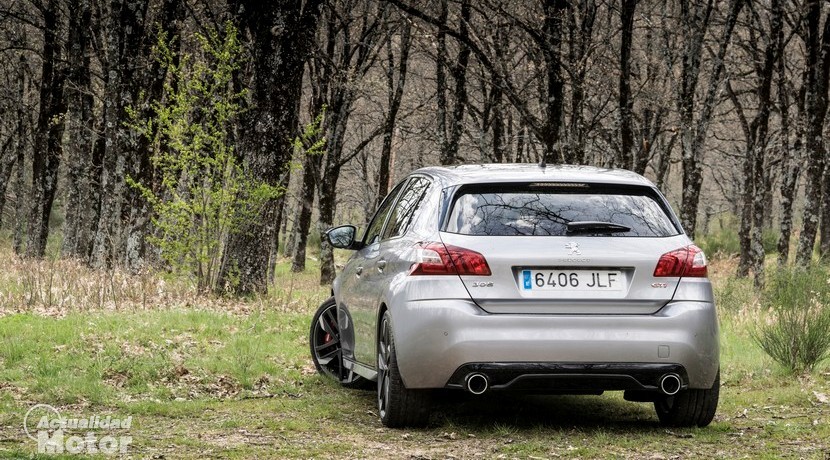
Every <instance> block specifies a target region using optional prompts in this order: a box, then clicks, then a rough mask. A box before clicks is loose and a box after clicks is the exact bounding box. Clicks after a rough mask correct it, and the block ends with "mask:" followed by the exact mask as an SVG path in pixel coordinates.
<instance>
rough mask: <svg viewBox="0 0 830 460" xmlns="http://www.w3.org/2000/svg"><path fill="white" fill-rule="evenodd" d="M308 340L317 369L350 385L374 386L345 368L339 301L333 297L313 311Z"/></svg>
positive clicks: (360, 386)
mask: <svg viewBox="0 0 830 460" xmlns="http://www.w3.org/2000/svg"><path fill="white" fill-rule="evenodd" d="M308 342H309V349H310V351H311V359H312V361H314V367H315V368H317V372H318V373H320V374H321V375H324V376H326V377H329V378H332V379H335V380H337V381H338V382H340V384H341V385H343V386H344V387H347V388H360V389H367V388H370V389H373V388H374V385H373V384H372V382H371V381H369V380H366V379H364V378H363V377H361V376H359V375H357V374H355V373H354V372H352V370H350V369H346V367H345V366H344V365H343V350H342V346H341V343H340V326H339V324H338V322H337V303H336V302H335V300H334V297H329V298H328V299H326V301H325V302H323V303H322V304H321V305H320V307H319V308H317V311H316V312H315V313H314V317H313V318H312V320H311V329H310V330H309V333H308Z"/></svg>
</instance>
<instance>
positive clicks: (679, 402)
mask: <svg viewBox="0 0 830 460" xmlns="http://www.w3.org/2000/svg"><path fill="white" fill-rule="evenodd" d="M719 397H720V371H718V374H717V376H716V377H715V383H714V385H712V388H710V389H708V390H683V391H680V392H679V393H677V394H676V395H674V396H661V397H659V398H657V400H655V401H654V409H655V410H656V411H657V417H658V418H660V423H662V424H664V425H668V426H678V427H681V426H686V427H691V426H699V427H704V426H707V425H709V423H711V422H712V419H713V418H714V417H715V411H716V410H717V408H718V398H719Z"/></svg>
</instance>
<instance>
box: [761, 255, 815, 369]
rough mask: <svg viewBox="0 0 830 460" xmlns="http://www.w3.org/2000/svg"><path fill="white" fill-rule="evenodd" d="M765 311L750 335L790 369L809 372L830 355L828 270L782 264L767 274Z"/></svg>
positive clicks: (762, 303)
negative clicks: (783, 266) (785, 266)
mask: <svg viewBox="0 0 830 460" xmlns="http://www.w3.org/2000/svg"><path fill="white" fill-rule="evenodd" d="M761 305H762V307H764V310H765V314H764V315H762V316H761V317H760V318H759V322H758V325H757V326H756V328H755V330H754V331H753V332H752V336H753V338H754V339H755V341H756V342H757V343H758V345H759V346H760V347H761V348H762V349H763V350H764V351H765V352H766V353H767V354H768V355H769V356H770V357H772V359H774V360H775V361H777V362H778V363H779V364H781V365H782V366H783V367H784V368H786V369H787V370H789V371H791V372H809V371H811V370H813V369H814V368H815V367H816V366H817V365H818V364H820V363H821V362H822V361H824V360H825V359H827V358H828V357H830V270H828V267H825V266H818V265H817V266H812V267H809V268H807V269H805V268H782V269H779V270H778V271H775V272H772V273H769V274H768V277H767V283H766V287H765V289H764V291H763V292H762V295H761Z"/></svg>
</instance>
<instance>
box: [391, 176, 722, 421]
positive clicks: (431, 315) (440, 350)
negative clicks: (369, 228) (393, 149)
mask: <svg viewBox="0 0 830 460" xmlns="http://www.w3.org/2000/svg"><path fill="white" fill-rule="evenodd" d="M637 177H639V176H637ZM569 179H571V178H569ZM630 182H631V183H626V182H625V181H619V180H615V181H612V182H603V181H601V179H600V180H596V179H593V180H567V181H562V180H556V179H555V178H547V177H546V178H545V180H535V181H527V180H520V179H519V180H511V181H507V182H493V181H492V180H489V181H482V182H473V183H461V184H457V185H452V186H449V187H447V188H446V189H445V190H444V194H443V197H444V198H443V199H444V200H445V203H444V205H443V206H442V209H443V211H442V214H441V217H440V223H439V224H438V225H439V229H438V231H437V232H436V233H435V235H434V236H433V238H431V239H430V241H425V242H422V243H421V244H420V245H419V246H418V247H416V249H415V255H414V260H415V263H414V264H413V265H412V269H411V271H410V272H409V274H408V275H407V280H406V282H405V283H402V284H401V286H402V288H401V290H400V292H398V293H396V294H395V296H396V297H397V298H399V299H406V301H401V302H397V303H396V307H395V309H396V310H395V312H394V315H393V317H394V320H395V323H396V324H398V326H397V327H395V334H396V341H397V343H399V344H400V346H399V347H398V348H399V358H398V360H399V366H400V369H401V374H402V377H403V379H404V382H405V384H406V386H407V387H408V388H458V389H465V390H468V391H470V392H473V393H483V392H485V391H491V390H517V391H534V392H552V393H597V392H602V391H607V390H626V391H627V395H629V396H630V397H631V398H632V399H636V400H655V399H656V398H659V397H660V396H671V395H674V394H677V393H679V392H681V391H685V390H690V389H709V388H712V387H713V385H714V383H715V381H716V378H717V374H718V368H719V359H718V356H719V349H718V325H717V317H716V313H715V305H714V301H713V295H712V289H711V285H710V283H709V281H708V280H707V278H706V260H705V257H704V255H703V253H702V252H701V251H700V249H698V248H697V247H696V246H694V245H693V244H692V242H691V240H689V238H688V237H687V236H686V235H685V234H684V233H683V232H682V229H681V228H680V225H679V223H678V222H677V219H676V217H675V216H674V214H673V213H672V211H671V208H670V207H669V205H668V203H667V202H666V200H665V199H664V198H663V196H662V195H661V194H660V193H659V191H657V189H656V188H654V187H653V186H652V185H650V184H649V183H647V182H646V181H645V180H644V179H642V178H640V180H637V181H630ZM449 277H454V278H449ZM449 279H455V280H456V281H455V282H454V283H452V284H453V287H452V289H449V288H446V289H444V290H443V292H441V293H437V292H434V291H431V290H430V285H434V283H435V282H436V281H439V280H440V281H441V283H442V284H441V285H446V284H447V282H448V280H449ZM707 423H708V422H707Z"/></svg>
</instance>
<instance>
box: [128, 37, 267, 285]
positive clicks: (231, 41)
mask: <svg viewBox="0 0 830 460" xmlns="http://www.w3.org/2000/svg"><path fill="white" fill-rule="evenodd" d="M196 38H197V40H198V42H199V44H200V53H199V54H197V55H187V54H185V55H182V56H180V59H179V60H178V61H177V59H176V55H175V53H174V52H173V51H172V50H171V47H170V46H169V43H168V40H167V37H166V36H165V35H164V34H161V35H160V36H159V39H158V42H157V44H156V47H155V54H156V56H157V59H159V60H160V61H161V62H162V63H163V64H164V65H165V66H166V67H167V68H168V69H169V71H170V75H171V79H170V82H168V83H167V84H166V85H165V90H164V97H163V98H162V101H163V102H161V103H158V102H157V103H155V104H154V105H153V110H152V111H153V115H152V116H151V117H150V119H148V120H139V119H138V114H137V112H136V111H135V110H132V111H131V116H132V117H131V118H132V119H133V125H132V126H133V127H134V128H135V129H137V130H139V131H140V132H141V133H142V134H144V135H145V136H149V137H151V138H152V139H153V140H154V142H155V143H156V144H157V148H156V150H155V153H154V155H153V156H152V158H151V161H152V165H153V167H154V168H155V175H156V178H155V181H156V184H157V185H155V186H154V185H153V184H140V183H138V182H136V181H135V180H133V179H131V178H130V179H128V183H129V184H130V185H131V186H133V187H135V188H137V189H138V190H140V191H141V194H142V195H143V196H144V198H145V199H146V200H147V201H148V202H149V203H150V205H151V206H152V209H153V211H154V217H153V224H154V226H155V229H156V232H155V233H154V234H153V235H152V236H150V237H149V238H148V241H149V242H150V244H152V245H154V246H155V247H157V248H158V249H159V252H160V254H161V257H162V258H163V259H164V261H165V262H167V263H168V264H169V265H170V267H171V268H172V269H173V270H174V271H177V272H182V273H188V274H190V275H192V276H194V277H195V279H196V281H197V285H198V288H199V289H200V290H202V291H206V290H216V289H217V288H218V286H217V280H218V274H219V270H220V268H221V267H220V265H221V262H222V257H223V254H224V250H225V243H226V241H227V238H228V235H230V234H233V233H234V232H236V231H238V230H239V229H240V228H242V227H243V226H244V224H245V223H246V222H250V221H251V220H252V219H255V218H256V217H257V216H258V215H259V210H260V209H261V207H262V206H263V205H265V203H267V202H268V201H269V200H271V199H273V198H276V197H277V196H279V194H280V193H282V190H280V189H279V188H278V187H274V186H271V185H268V184H266V183H263V182H258V181H256V180H254V179H253V178H252V177H251V176H250V175H249V174H248V173H247V172H246V171H245V170H244V169H243V167H242V165H241V163H240V161H239V160H238V159H237V156H236V154H235V152H234V150H233V142H232V141H231V135H232V131H233V126H234V124H235V123H236V121H237V119H238V117H239V115H240V113H241V106H240V102H241V101H242V100H243V98H244V97H245V92H244V91H243V92H235V91H234V89H233V85H232V77H233V73H234V72H235V71H236V70H237V69H239V66H240V54H241V50H242V48H241V45H240V43H239V39H238V37H237V31H236V29H235V28H234V27H233V26H232V25H231V24H230V23H228V24H227V25H226V27H225V30H224V35H223V36H222V37H220V36H219V35H218V34H217V33H212V34H211V35H210V36H202V35H198V34H197V35H196Z"/></svg>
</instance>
